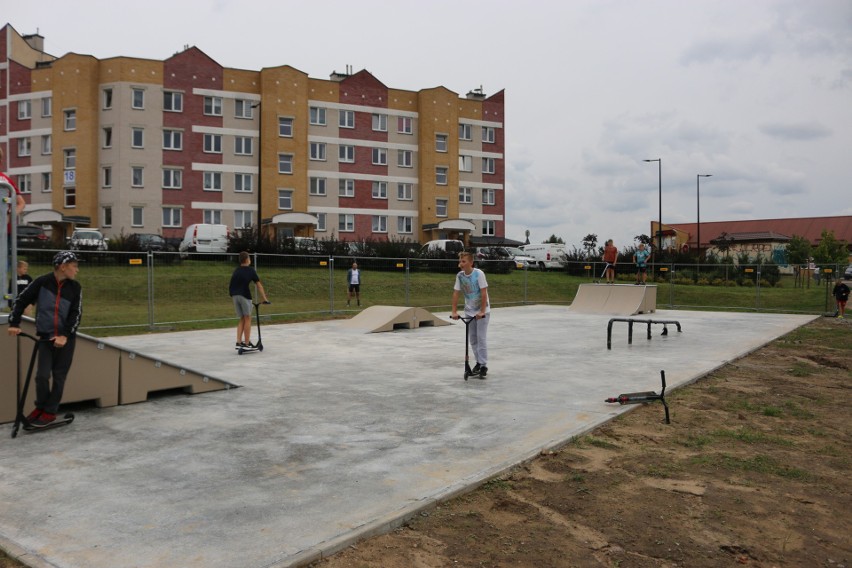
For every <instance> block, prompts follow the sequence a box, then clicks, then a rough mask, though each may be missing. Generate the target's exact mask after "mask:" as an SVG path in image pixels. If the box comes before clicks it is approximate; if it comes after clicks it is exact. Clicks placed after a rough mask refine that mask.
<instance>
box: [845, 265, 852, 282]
mask: <svg viewBox="0 0 852 568" xmlns="http://www.w3.org/2000/svg"><path fill="white" fill-rule="evenodd" d="M843 279H844V280H852V264H850V265H849V266H847V267H846V270H844V271H843Z"/></svg>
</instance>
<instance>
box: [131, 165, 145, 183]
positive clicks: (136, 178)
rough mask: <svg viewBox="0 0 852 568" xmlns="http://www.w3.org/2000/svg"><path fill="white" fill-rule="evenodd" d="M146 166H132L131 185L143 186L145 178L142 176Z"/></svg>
mask: <svg viewBox="0 0 852 568" xmlns="http://www.w3.org/2000/svg"><path fill="white" fill-rule="evenodd" d="M144 171H145V169H144V168H142V167H141V166H133V167H132V168H130V185H131V187H142V182H143V181H144V178H143V176H142V174H143V172H144Z"/></svg>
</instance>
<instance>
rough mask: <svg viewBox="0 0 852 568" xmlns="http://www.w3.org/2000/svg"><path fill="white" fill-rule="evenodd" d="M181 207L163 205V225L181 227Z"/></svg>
mask: <svg viewBox="0 0 852 568" xmlns="http://www.w3.org/2000/svg"><path fill="white" fill-rule="evenodd" d="M180 213H181V209H180V207H163V227H180Z"/></svg>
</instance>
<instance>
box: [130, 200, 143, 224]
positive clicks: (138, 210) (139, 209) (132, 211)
mask: <svg viewBox="0 0 852 568" xmlns="http://www.w3.org/2000/svg"><path fill="white" fill-rule="evenodd" d="M137 213H138V214H139V220H138V221H137V220H136V214H137ZM130 226H131V227H144V226H145V208H144V207H141V206H139V205H133V206H131V207H130Z"/></svg>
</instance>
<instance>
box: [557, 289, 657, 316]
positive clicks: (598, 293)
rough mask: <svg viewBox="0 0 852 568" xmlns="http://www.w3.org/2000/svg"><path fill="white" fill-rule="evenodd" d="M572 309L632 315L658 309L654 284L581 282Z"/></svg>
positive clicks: (587, 312) (592, 312) (576, 311)
mask: <svg viewBox="0 0 852 568" xmlns="http://www.w3.org/2000/svg"><path fill="white" fill-rule="evenodd" d="M570 310H571V311H572V312H574V313H583V314H606V315H612V316H619V315H622V316H632V315H634V314H647V313H651V312H655V311H657V287H656V286H654V285H650V286H649V285H642V286H636V285H632V284H631V285H628V284H580V286H579V287H578V288H577V294H576V296H574V301H573V302H571V306H570Z"/></svg>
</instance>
